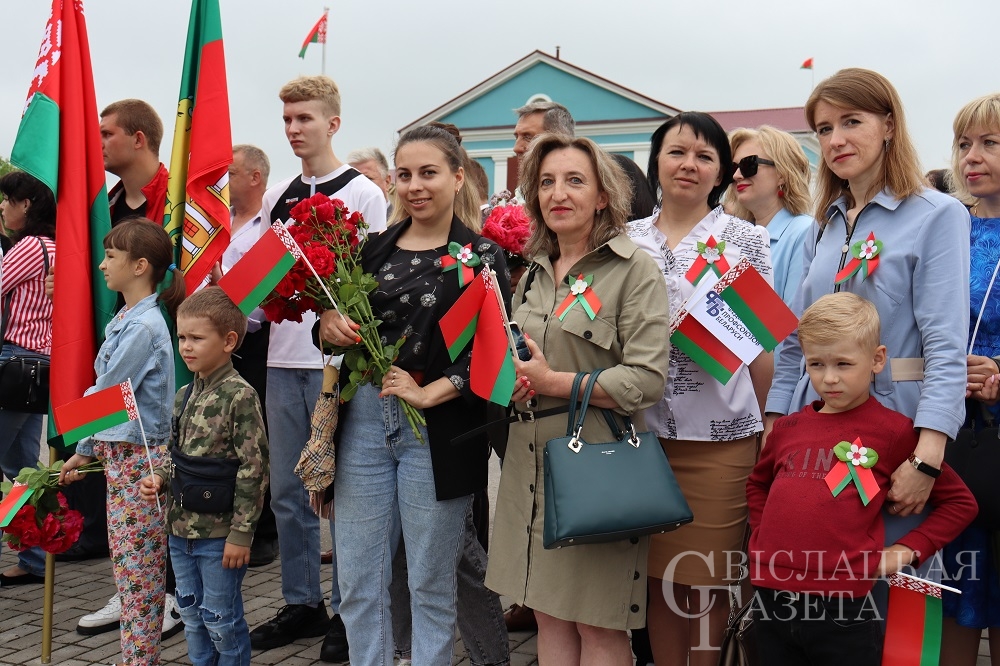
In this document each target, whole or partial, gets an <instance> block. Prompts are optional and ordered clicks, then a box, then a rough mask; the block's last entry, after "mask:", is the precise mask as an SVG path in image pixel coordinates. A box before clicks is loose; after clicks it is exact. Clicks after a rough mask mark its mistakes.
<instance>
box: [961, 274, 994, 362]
mask: <svg viewBox="0 0 1000 666" xmlns="http://www.w3.org/2000/svg"><path fill="white" fill-rule="evenodd" d="M997 271H1000V260H997V265H996V268H994V269H993V276H992V277H990V283H989V284H988V285H987V286H986V293H985V294H983V304H982V305H980V306H979V316H978V317H976V326H975V328H973V329H972V339H971V340H969V351H967V352H966V354H969V355H970V356H971V355H972V347H973V346H975V344H976V336H978V335H979V323H980V322H981V321H982V320H983V312H984V311H985V310H986V301H988V300H990V292H991V291H993V283H994V282H995V281H996V279H997Z"/></svg>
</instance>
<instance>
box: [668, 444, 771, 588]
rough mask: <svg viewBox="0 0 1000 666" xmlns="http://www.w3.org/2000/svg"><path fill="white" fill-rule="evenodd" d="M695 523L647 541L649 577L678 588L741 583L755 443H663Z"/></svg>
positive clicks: (755, 453) (755, 449) (754, 460)
mask: <svg viewBox="0 0 1000 666" xmlns="http://www.w3.org/2000/svg"><path fill="white" fill-rule="evenodd" d="M660 444H661V445H662V446H663V450H664V451H665V452H666V454H667V458H668V459H669V460H670V466H671V467H672V468H673V470H674V474H675V475H676V476H677V483H678V484H679V485H680V487H681V491H682V492H683V493H684V497H685V499H687V502H688V504H689V505H690V507H691V512H692V513H693V514H694V522H692V523H689V524H687V525H685V526H683V527H681V528H680V529H677V530H674V531H673V532H668V533H667V534H656V535H654V536H653V537H652V539H651V541H650V548H649V577H650V578H659V579H661V580H669V581H673V582H675V583H680V584H682V585H709V586H717V585H727V584H728V583H730V582H733V581H734V580H736V579H738V578H739V571H738V565H740V564H743V563H744V562H745V561H744V560H743V558H742V556H741V555H740V554H739V551H740V550H741V549H742V547H743V536H744V533H745V530H746V521H747V477H749V476H750V472H751V470H752V469H753V466H754V463H755V462H756V457H757V438H756V437H746V438H744V439H737V440H734V441H731V442H696V441H688V440H675V439H670V440H668V439H661V440H660Z"/></svg>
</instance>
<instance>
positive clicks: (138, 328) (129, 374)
mask: <svg viewBox="0 0 1000 666" xmlns="http://www.w3.org/2000/svg"><path fill="white" fill-rule="evenodd" d="M156 298H157V294H151V295H149V296H147V297H146V298H144V299H142V300H141V301H139V302H138V303H136V304H135V306H134V307H133V308H131V309H130V310H127V311H123V312H119V313H118V314H117V315H116V316H115V317H114V318H113V319H112V320H111V322H110V323H109V324H108V325H107V327H106V328H105V329H104V344H102V345H101V349H100V351H99V352H97V359H96V360H95V361H94V370H96V371H97V384H96V385H94V386H91V387H90V388H89V389H87V391H86V395H90V394H91V393H93V392H95V391H100V390H101V389H105V388H108V387H109V386H114V385H115V384H121V383H122V382H124V381H126V380H128V379H131V380H132V390H133V391H134V392H135V401H136V405H137V406H138V408H139V416H140V418H141V419H142V427H143V428H145V430H146V439H147V440H148V441H149V444H150V445H162V444H165V443H166V442H167V440H168V439H169V438H170V418H171V416H172V410H173V404H174V352H173V342H172V341H171V339H170V331H169V330H168V329H167V322H166V321H164V319H163V315H162V314H161V313H160V307H159V304H158V303H157V302H156ZM94 439H99V440H103V441H108V442H131V443H133V444H141V443H142V432H141V431H140V429H139V422H138V421H129V422H128V423H123V424H121V425H117V426H114V427H111V428H108V429H107V430H102V431H101V432H99V433H97V434H95V435H94V437H93V438H90V437H87V438H85V439H82V440H80V442H79V443H78V444H77V445H76V452H77V453H79V454H82V455H85V456H92V455H94V442H93V440H94Z"/></svg>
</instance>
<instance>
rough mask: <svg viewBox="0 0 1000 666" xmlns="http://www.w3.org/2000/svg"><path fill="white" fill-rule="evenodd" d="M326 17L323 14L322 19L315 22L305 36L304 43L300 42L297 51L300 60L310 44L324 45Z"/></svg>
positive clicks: (304, 55)
mask: <svg viewBox="0 0 1000 666" xmlns="http://www.w3.org/2000/svg"><path fill="white" fill-rule="evenodd" d="M326 17H327V12H323V18H321V19H320V20H318V21H316V25H314V26H313V29H312V30H310V31H309V34H308V35H306V39H305V41H304V42H302V48H301V49H300V50H299V57H300V58H305V57H306V49H307V48H309V45H310V44H326Z"/></svg>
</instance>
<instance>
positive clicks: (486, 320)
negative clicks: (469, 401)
mask: <svg viewBox="0 0 1000 666" xmlns="http://www.w3.org/2000/svg"><path fill="white" fill-rule="evenodd" d="M502 302H503V301H502V300H500V297H499V294H498V293H497V287H496V282H495V280H494V279H493V278H492V277H491V275H490V271H489V270H488V269H484V270H482V271H481V272H480V273H479V275H477V276H476V278H475V279H474V280H473V281H472V282H471V283H470V284H469V286H468V287H466V288H465V291H464V292H463V293H462V295H461V296H459V297H458V300H457V301H455V304H454V305H453V306H451V309H449V310H448V312H446V313H445V315H444V316H443V317H441V322H440V326H441V333H442V334H443V336H444V342H445V345H446V346H447V347H448V354H449V355H450V356H451V359H452V360H453V361H454V360H455V359H457V358H458V357H459V356H460V355H461V354H462V352H463V350H464V349H465V348H466V345H468V343H469V341H470V340H472V341H473V342H472V361H471V365H470V367H469V384H470V388H472V392H473V393H475V394H476V395H478V396H479V397H481V398H483V399H485V400H489V401H491V402H495V403H497V404H498V405H504V406H506V405H508V404H510V396H511V395H513V393H514V382H515V381H516V379H517V375H516V373H515V372H514V357H513V355H512V353H511V349H510V343H509V338H508V335H507V325H506V323H505V321H504V313H503V312H502V311H501V309H500V308H501V307H503V306H502V305H501V303H502Z"/></svg>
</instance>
